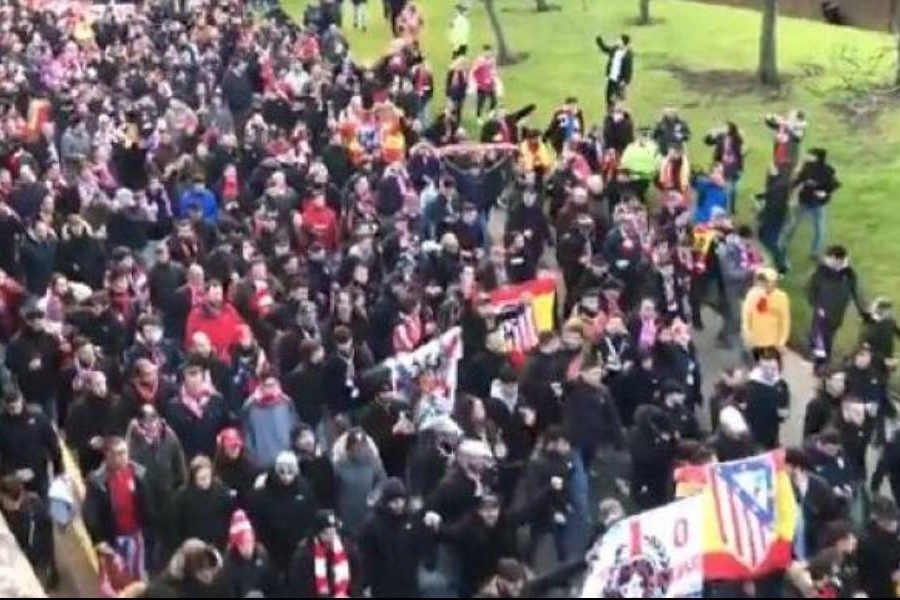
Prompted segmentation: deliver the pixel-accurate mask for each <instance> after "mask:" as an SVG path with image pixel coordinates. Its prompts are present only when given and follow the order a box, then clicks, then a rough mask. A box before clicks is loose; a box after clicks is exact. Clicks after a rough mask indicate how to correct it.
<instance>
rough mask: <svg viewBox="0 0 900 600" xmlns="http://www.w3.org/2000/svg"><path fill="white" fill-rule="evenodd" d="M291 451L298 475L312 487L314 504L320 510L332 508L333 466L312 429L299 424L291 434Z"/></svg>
mask: <svg viewBox="0 0 900 600" xmlns="http://www.w3.org/2000/svg"><path fill="white" fill-rule="evenodd" d="M291 440H292V443H291V450H293V451H294V454H296V455H297V461H298V462H299V464H300V474H301V475H302V476H303V478H304V479H306V481H308V482H309V484H310V486H312V490H313V493H314V495H315V497H316V504H317V505H318V506H320V507H322V508H334V507H335V503H336V482H335V479H334V466H333V465H332V464H331V460H329V458H328V455H327V454H325V453H324V452H322V451H321V449H320V448H319V447H318V446H319V445H318V442H317V441H316V434H315V431H313V429H312V428H311V427H310V426H308V425H306V424H303V423H301V424H300V425H298V426H297V427H295V428H294V431H293V432H292V433H291Z"/></svg>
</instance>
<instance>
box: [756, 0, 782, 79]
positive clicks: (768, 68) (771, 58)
mask: <svg viewBox="0 0 900 600" xmlns="http://www.w3.org/2000/svg"><path fill="white" fill-rule="evenodd" d="M762 2H763V15H762V30H761V31H760V35H759V80H760V82H762V83H763V84H765V85H778V83H779V78H778V36H777V34H776V29H777V22H778V0H762Z"/></svg>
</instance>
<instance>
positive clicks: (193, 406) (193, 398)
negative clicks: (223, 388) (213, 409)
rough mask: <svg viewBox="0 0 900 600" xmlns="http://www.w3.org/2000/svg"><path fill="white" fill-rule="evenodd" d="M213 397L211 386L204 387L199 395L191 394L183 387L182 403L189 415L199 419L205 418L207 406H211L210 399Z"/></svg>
mask: <svg viewBox="0 0 900 600" xmlns="http://www.w3.org/2000/svg"><path fill="white" fill-rule="evenodd" d="M211 397H212V390H211V389H210V386H204V388H203V389H202V390H201V391H200V393H198V394H191V393H190V392H188V390H187V388H186V387H185V386H181V403H182V404H184V407H185V408H186V409H187V411H188V412H189V413H191V414H192V415H194V416H195V417H197V418H198V419H202V418H203V413H204V411H205V409H206V405H207V404H209V399H210V398H211Z"/></svg>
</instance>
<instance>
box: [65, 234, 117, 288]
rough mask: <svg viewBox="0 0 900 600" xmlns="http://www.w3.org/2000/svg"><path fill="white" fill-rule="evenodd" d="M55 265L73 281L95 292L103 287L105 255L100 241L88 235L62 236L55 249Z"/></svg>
mask: <svg viewBox="0 0 900 600" xmlns="http://www.w3.org/2000/svg"><path fill="white" fill-rule="evenodd" d="M56 265H57V268H58V269H59V271H60V272H61V273H62V274H63V275H65V276H66V277H68V278H69V279H71V280H73V281H80V282H81V283H84V284H86V285H89V286H90V287H92V288H93V289H95V290H96V289H100V288H102V287H103V275H104V273H105V272H106V253H105V252H104V250H103V245H102V244H101V243H100V241H99V240H97V239H95V238H94V237H92V236H91V235H89V234H88V233H84V234H82V235H80V236H74V235H70V236H69V237H66V236H65V234H64V235H63V240H62V241H61V242H60V243H59V247H58V248H57V253H56Z"/></svg>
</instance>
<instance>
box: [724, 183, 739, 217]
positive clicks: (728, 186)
mask: <svg viewBox="0 0 900 600" xmlns="http://www.w3.org/2000/svg"><path fill="white" fill-rule="evenodd" d="M740 180H741V174H740V173H736V174H735V175H733V176H732V177H730V178H728V179H726V180H725V196H726V197H727V198H728V214H730V215H733V214H735V213H736V212H737V192H738V183H739V182H740Z"/></svg>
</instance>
